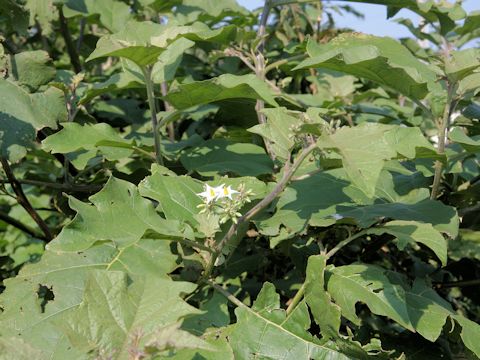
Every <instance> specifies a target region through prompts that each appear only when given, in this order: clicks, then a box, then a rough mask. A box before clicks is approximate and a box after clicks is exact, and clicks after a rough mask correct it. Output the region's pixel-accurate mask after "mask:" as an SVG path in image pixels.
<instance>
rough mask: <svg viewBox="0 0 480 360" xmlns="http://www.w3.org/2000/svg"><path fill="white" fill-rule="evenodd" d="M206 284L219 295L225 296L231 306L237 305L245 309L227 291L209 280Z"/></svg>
mask: <svg viewBox="0 0 480 360" xmlns="http://www.w3.org/2000/svg"><path fill="white" fill-rule="evenodd" d="M205 283H206V284H208V285H210V286H211V287H212V288H213V289H214V290H216V291H218V292H219V293H220V294H222V295H223V296H225V297H226V298H227V299H228V300H230V301H231V302H232V303H233V304H235V305H237V306H238V307H247V305H245V304H244V303H242V302H241V301H240V300H238V299H237V298H236V297H235V296H233V294H230V293H229V292H228V291H227V290H225V289H224V288H222V287H221V286H220V285H218V284H215V283H214V282H213V281H211V280H206V281H205Z"/></svg>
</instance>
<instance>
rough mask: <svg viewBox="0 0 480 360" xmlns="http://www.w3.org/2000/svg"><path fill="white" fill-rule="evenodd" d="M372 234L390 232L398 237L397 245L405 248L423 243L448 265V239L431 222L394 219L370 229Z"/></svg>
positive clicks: (443, 263)
mask: <svg viewBox="0 0 480 360" xmlns="http://www.w3.org/2000/svg"><path fill="white" fill-rule="evenodd" d="M368 232H369V233H370V234H377V235H381V234H383V233H388V234H390V235H393V236H395V237H396V238H397V243H396V244H397V246H398V248H399V249H401V250H403V249H404V248H405V247H406V245H407V244H411V243H421V244H423V245H425V246H427V247H428V248H430V249H431V250H432V251H433V252H434V253H435V255H437V257H438V258H439V259H440V261H441V262H442V265H443V266H445V265H447V241H446V240H445V238H444V237H443V235H442V234H441V233H440V232H439V231H438V230H435V228H434V227H433V226H432V225H431V224H425V223H420V222H417V221H402V220H394V221H389V222H387V223H386V224H384V225H382V226H381V227H378V228H372V229H369V230H368Z"/></svg>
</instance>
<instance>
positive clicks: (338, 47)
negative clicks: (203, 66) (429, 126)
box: [295, 33, 436, 99]
mask: <svg viewBox="0 0 480 360" xmlns="http://www.w3.org/2000/svg"><path fill="white" fill-rule="evenodd" d="M307 51H308V54H309V56H310V58H309V59H307V60H304V61H303V62H302V63H300V64H299V65H298V66H297V67H296V68H295V69H305V68H311V67H322V68H327V69H331V70H336V71H342V72H345V73H348V74H351V75H355V76H357V77H361V78H366V79H369V80H372V81H375V82H377V83H379V84H382V85H386V86H388V87H391V88H392V89H395V90H397V91H398V92H400V93H402V94H404V95H406V96H408V97H411V98H414V99H423V98H424V97H425V96H426V95H427V94H428V93H429V86H428V83H429V82H430V83H431V82H434V81H435V79H436V75H435V72H434V71H432V70H431V69H430V68H429V67H428V65H426V64H424V63H422V62H420V61H419V60H417V59H416V58H415V57H414V56H413V55H412V54H411V53H410V52H409V51H408V50H407V49H406V48H405V47H403V46H402V45H401V44H400V43H399V42H397V41H395V40H393V39H391V38H387V37H383V38H382V37H376V36H372V35H365V34H359V33H352V34H351V33H346V34H342V35H339V36H338V37H336V38H335V39H333V40H332V41H330V42H329V43H328V44H324V45H318V44H316V43H314V42H313V41H309V43H308V46H307Z"/></svg>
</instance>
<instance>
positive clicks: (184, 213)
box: [139, 172, 203, 225]
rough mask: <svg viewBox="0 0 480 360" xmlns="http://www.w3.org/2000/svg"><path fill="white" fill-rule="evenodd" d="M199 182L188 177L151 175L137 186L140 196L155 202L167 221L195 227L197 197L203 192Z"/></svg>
mask: <svg viewBox="0 0 480 360" xmlns="http://www.w3.org/2000/svg"><path fill="white" fill-rule="evenodd" d="M202 189H203V185H202V183H201V182H200V181H198V180H195V179H193V178H191V177H189V176H165V175H161V174H160V173H158V172H157V173H153V174H152V175H151V176H149V177H147V178H145V179H144V180H143V181H142V182H141V183H140V185H139V190H140V194H142V196H145V197H148V198H151V199H154V200H157V201H158V202H159V205H158V208H159V210H160V211H162V212H163V213H164V214H165V217H166V218H167V219H172V220H179V219H181V220H182V221H184V222H187V223H189V224H192V225H196V224H197V223H198V222H197V220H196V219H195V215H197V214H198V212H199V209H198V205H200V204H201V203H202V199H201V198H200V197H199V196H198V195H197V194H198V193H201V192H202V191H203V190H202Z"/></svg>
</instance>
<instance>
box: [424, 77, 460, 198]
mask: <svg viewBox="0 0 480 360" xmlns="http://www.w3.org/2000/svg"><path fill="white" fill-rule="evenodd" d="M447 88H448V96H447V102H446V104H445V108H444V110H443V116H442V118H440V119H439V121H438V123H439V124H438V125H439V130H438V147H437V152H438V154H440V155H443V154H445V138H446V136H447V130H448V127H449V124H450V115H451V113H452V108H453V106H452V97H453V91H454V88H455V86H453V84H450V83H448V81H447ZM442 170H443V162H441V161H440V160H437V161H435V175H434V177H433V185H432V192H431V194H430V199H432V200H435V199H436V198H437V196H438V192H439V189H440V183H441V181H442Z"/></svg>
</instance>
